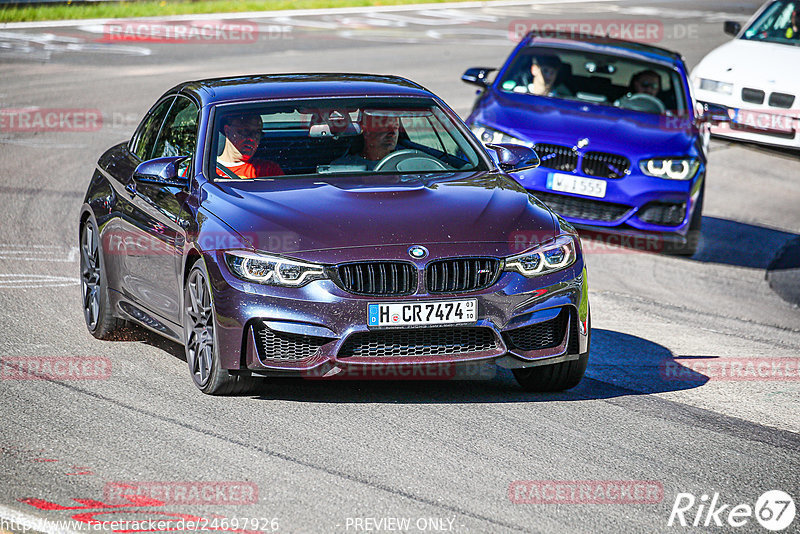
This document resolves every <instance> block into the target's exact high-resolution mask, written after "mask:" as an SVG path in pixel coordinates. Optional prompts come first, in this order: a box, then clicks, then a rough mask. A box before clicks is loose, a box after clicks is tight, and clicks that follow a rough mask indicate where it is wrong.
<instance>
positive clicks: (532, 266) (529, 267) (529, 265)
mask: <svg viewBox="0 0 800 534" xmlns="http://www.w3.org/2000/svg"><path fill="white" fill-rule="evenodd" d="M575 250H576V247H575V238H574V237H572V236H570V235H562V236H559V237H557V238H556V239H555V240H554V241H552V242H550V243H546V244H544V245H539V246H538V247H536V248H534V249H532V250H529V251H528V252H525V253H523V254H518V255H516V256H511V257H510V258H506V264H505V270H506V271H515V272H518V273H520V274H522V275H524V276H527V277H528V278H532V277H534V276H540V275H543V274H550V273H553V272H555V271H560V270H561V269H565V268H567V267H569V266H570V265H572V264H573V263H575V259H576V258H577V255H576V251H575Z"/></svg>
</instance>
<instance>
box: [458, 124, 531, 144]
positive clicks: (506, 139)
mask: <svg viewBox="0 0 800 534" xmlns="http://www.w3.org/2000/svg"><path fill="white" fill-rule="evenodd" d="M471 129H472V133H474V134H475V136H476V137H477V138H478V139H480V141H481V143H483V144H484V145H488V144H494V143H511V144H514V145H522V146H527V147H529V148H533V143H531V142H530V141H523V140H522V139H517V138H516V137H513V136H511V135H508V134H505V133H503V132H500V131H497V130H493V129H492V128H487V127H486V126H481V125H480V124H475V125H473V126H472V128H471Z"/></svg>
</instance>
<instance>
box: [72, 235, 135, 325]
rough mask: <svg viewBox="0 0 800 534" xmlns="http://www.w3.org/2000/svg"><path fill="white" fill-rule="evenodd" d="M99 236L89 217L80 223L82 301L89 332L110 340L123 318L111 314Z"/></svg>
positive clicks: (123, 323)
mask: <svg viewBox="0 0 800 534" xmlns="http://www.w3.org/2000/svg"><path fill="white" fill-rule="evenodd" d="M99 235H100V232H99V231H98V229H97V225H95V223H94V221H93V220H92V219H87V220H86V221H85V222H84V223H83V224H82V225H81V228H80V250H81V263H80V265H81V297H82V298H81V303H82V305H83V318H84V320H85V321H86V328H87V329H88V330H89V333H91V334H92V335H93V336H94V337H96V338H97V339H109V338H111V337H113V334H114V333H115V332H117V331H118V330H119V329H120V328H122V327H123V326H125V321H124V320H122V319H117V318H116V317H114V314H113V313H112V309H111V301H110V299H109V298H108V281H107V280H106V272H105V264H104V263H103V251H102V249H101V248H100V239H99V237H98V236H99Z"/></svg>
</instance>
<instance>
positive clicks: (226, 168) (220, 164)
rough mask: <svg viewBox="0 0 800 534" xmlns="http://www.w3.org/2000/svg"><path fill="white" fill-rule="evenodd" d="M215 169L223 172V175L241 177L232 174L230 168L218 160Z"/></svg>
mask: <svg viewBox="0 0 800 534" xmlns="http://www.w3.org/2000/svg"><path fill="white" fill-rule="evenodd" d="M217 169H219V170H221V171H222V172H223V173H225V176H227V177H228V178H233V179H234V180H241V179H242V177H241V176H236V175H235V174H233V173H232V172H231V170H230V169H229V168H228V167H226V166H225V165H223V164H222V163H220V162H217Z"/></svg>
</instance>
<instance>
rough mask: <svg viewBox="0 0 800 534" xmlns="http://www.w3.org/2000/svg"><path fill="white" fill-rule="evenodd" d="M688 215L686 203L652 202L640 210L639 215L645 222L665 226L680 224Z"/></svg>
mask: <svg viewBox="0 0 800 534" xmlns="http://www.w3.org/2000/svg"><path fill="white" fill-rule="evenodd" d="M685 215H686V203H685V202H683V203H680V204H672V203H666V202H650V203H649V204H647V205H645V206H644V208H642V209H641V210H639V213H638V214H637V217H639V219H641V220H643V221H644V222H647V223H651V224H661V225H664V226H678V225H679V224H681V223H682V222H683V218H684V216H685Z"/></svg>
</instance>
